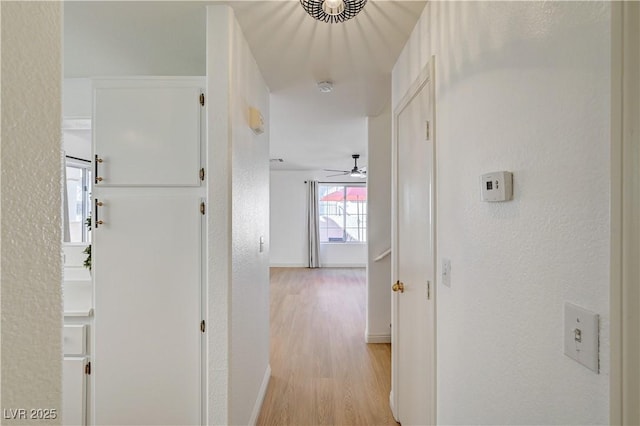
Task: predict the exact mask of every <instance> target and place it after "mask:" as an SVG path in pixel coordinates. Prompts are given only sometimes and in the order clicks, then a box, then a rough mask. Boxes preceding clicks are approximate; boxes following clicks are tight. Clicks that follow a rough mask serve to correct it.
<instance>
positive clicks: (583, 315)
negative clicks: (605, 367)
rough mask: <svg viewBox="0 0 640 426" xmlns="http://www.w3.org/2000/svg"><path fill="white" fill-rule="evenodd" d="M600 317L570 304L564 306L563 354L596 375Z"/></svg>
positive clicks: (598, 370)
mask: <svg viewBox="0 0 640 426" xmlns="http://www.w3.org/2000/svg"><path fill="white" fill-rule="evenodd" d="M599 329H600V316H599V315H598V314H596V313H595V312H591V311H588V310H586V309H583V308H581V307H579V306H576V305H574V304H572V303H568V302H566V303H565V304H564V353H565V355H567V356H568V357H569V358H572V359H574V360H575V361H577V362H579V363H580V364H582V365H584V366H585V367H587V368H588V369H590V370H593V371H594V372H596V373H599V372H600V362H599V354H598V352H599V346H600V342H599V338H600V336H599V332H600V330H599Z"/></svg>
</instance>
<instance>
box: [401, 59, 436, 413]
mask: <svg viewBox="0 0 640 426" xmlns="http://www.w3.org/2000/svg"><path fill="white" fill-rule="evenodd" d="M434 76H435V56H431V57H430V59H429V61H428V62H427V63H426V64H425V65H424V67H423V68H422V71H420V74H419V75H418V77H417V78H416V79H415V80H414V81H413V83H412V84H411V85H410V86H409V87H408V89H407V90H406V92H405V93H404V95H403V97H402V98H401V100H400V102H399V103H398V106H397V107H396V108H395V109H394V112H393V127H392V135H393V138H392V142H391V277H392V281H394V282H395V280H397V279H398V213H397V211H398V206H399V204H398V190H397V185H398V122H399V117H400V114H401V113H402V112H403V111H404V109H405V108H406V107H407V106H408V105H409V103H410V102H411V101H412V100H413V98H415V97H416V95H418V94H419V93H420V91H421V90H422V88H423V87H424V86H425V85H426V84H427V83H430V86H429V97H430V103H431V111H430V114H431V115H430V117H429V122H430V129H429V131H430V135H429V136H430V138H431V141H432V149H433V152H432V154H433V171H432V173H433V191H431V194H430V198H431V206H432V209H433V222H432V224H431V232H432V235H433V265H434V280H433V288H432V291H433V296H432V297H433V298H432V300H433V310H434V313H433V336H434V344H435V347H434V348H433V365H432V366H431V370H432V371H431V372H432V377H433V382H432V383H431V386H432V392H431V395H433V398H432V400H431V401H427V404H428V405H429V412H430V413H431V419H430V422H429V423H430V424H436V423H437V422H436V419H437V416H436V408H437V404H436V401H437V396H436V391H437V376H436V373H437V370H436V365H437V341H438V336H437V329H438V327H437V324H436V322H437V291H436V287H437V285H436V282H437V279H436V276H437V269H438V268H437V262H436V261H437V259H438V256H437V248H438V239H437V232H436V231H437V228H438V227H437V226H436V223H437V222H436V221H437V203H436V201H437V175H438V173H437V169H438V167H437V164H438V161H437V157H436V152H437V151H436V132H435V127H436V126H435V119H436V112H435V109H436V108H435V80H434ZM397 336H398V296H397V294H395V293H393V294H392V296H391V345H392V348H393V345H394V344H396V339H397ZM392 353H393V350H392ZM394 389H398V365H397V360H396V359H395V358H394V357H393V356H392V357H391V392H390V393H389V405H390V407H391V412H392V413H393V417H394V418H395V419H396V420H398V411H397V407H398V395H397V393H395V392H394Z"/></svg>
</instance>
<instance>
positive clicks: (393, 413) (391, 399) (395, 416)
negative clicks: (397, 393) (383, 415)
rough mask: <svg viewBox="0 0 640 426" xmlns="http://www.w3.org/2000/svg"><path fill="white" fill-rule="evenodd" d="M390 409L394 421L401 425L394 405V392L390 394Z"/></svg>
mask: <svg viewBox="0 0 640 426" xmlns="http://www.w3.org/2000/svg"><path fill="white" fill-rule="evenodd" d="M389 408H391V414H392V415H393V419H394V420H395V421H396V422H398V423H400V422H399V421H398V414H397V413H396V406H395V404H394V403H393V391H391V392H389Z"/></svg>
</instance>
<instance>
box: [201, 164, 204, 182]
mask: <svg viewBox="0 0 640 426" xmlns="http://www.w3.org/2000/svg"><path fill="white" fill-rule="evenodd" d="M200 180H201V181H204V167H203V168H201V169H200Z"/></svg>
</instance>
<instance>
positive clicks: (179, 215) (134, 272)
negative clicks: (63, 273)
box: [92, 188, 202, 425]
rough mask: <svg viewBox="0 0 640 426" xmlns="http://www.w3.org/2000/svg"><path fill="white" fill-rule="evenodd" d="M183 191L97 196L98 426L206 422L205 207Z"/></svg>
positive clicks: (95, 375)
mask: <svg viewBox="0 0 640 426" xmlns="http://www.w3.org/2000/svg"><path fill="white" fill-rule="evenodd" d="M181 191H182V190H179V189H175V188H174V189H171V188H169V189H165V188H147V189H127V190H126V193H124V194H122V192H123V189H120V188H102V190H101V191H100V193H99V194H98V195H97V201H98V202H99V203H101V204H102V205H101V206H100V207H98V211H97V213H98V217H97V218H98V220H99V221H101V222H102V225H100V226H99V227H98V228H97V229H94V230H93V232H92V234H93V247H94V249H93V253H92V258H93V275H94V282H95V306H96V307H95V343H94V348H95V352H94V354H95V356H94V360H95V362H94V368H93V372H92V375H93V379H92V380H93V382H94V384H95V388H94V389H95V392H94V397H95V420H96V424H99V425H159V424H172V425H191V424H199V423H200V395H201V393H200V389H201V385H200V340H201V331H200V321H201V318H202V317H201V312H200V273H201V266H200V265H201V249H200V247H201V246H200V238H201V217H202V216H201V213H200V211H199V209H200V202H201V201H200V200H201V199H200V197H199V196H197V195H195V194H181V193H180V192H181ZM94 214H95V212H94Z"/></svg>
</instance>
